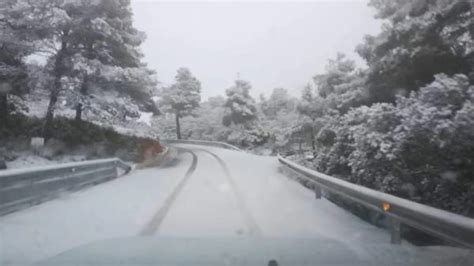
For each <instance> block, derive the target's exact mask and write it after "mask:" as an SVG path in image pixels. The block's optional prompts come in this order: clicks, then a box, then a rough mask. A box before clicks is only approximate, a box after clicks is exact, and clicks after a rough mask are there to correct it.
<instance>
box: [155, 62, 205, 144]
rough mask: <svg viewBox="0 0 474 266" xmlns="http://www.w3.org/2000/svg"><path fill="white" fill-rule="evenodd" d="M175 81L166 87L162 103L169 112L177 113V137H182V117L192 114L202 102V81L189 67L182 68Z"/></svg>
mask: <svg viewBox="0 0 474 266" xmlns="http://www.w3.org/2000/svg"><path fill="white" fill-rule="evenodd" d="M175 81H176V82H175V83H174V84H173V85H171V86H170V87H167V88H164V89H163V91H162V95H161V103H162V104H163V105H164V106H165V109H166V111H167V112H170V113H173V114H174V115H175V122H176V137H177V138H178V139H181V128H180V122H179V120H180V118H182V117H185V116H188V115H191V114H192V112H193V111H194V110H195V109H196V108H198V107H199V103H200V102H201V83H200V82H199V80H197V79H196V78H195V77H194V76H193V75H192V74H191V71H189V69H187V68H184V67H182V68H180V69H178V71H177V74H176V77H175Z"/></svg>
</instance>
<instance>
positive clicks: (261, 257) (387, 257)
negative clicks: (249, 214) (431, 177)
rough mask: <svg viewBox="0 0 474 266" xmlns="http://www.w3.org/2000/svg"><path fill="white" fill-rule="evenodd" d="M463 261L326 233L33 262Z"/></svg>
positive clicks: (454, 255)
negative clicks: (340, 238)
mask: <svg viewBox="0 0 474 266" xmlns="http://www.w3.org/2000/svg"><path fill="white" fill-rule="evenodd" d="M271 260H275V261H276V262H277V263H278V265H291V266H296V265H430V266H431V265H443V266H444V265H469V266H472V264H473V262H474V253H473V251H472V250H465V249H458V248H450V247H414V246H411V245H401V246H400V245H391V244H389V243H387V244H382V245H380V244H377V245H373V244H370V243H367V244H364V243H350V242H343V241H335V240H332V239H285V238H278V239H275V238H206V239H196V238H166V237H133V238H120V239H111V240H105V241H100V242H95V243H92V244H88V245H84V246H81V247H78V248H74V249H72V250H69V251H66V252H64V253H61V254H59V255H57V256H54V257H52V258H49V259H46V260H44V261H41V262H39V263H37V264H35V265H42V266H46V265H48V266H50V265H53V266H54V265H61V266H63V265H68V266H73V265H88V266H91V265H147V266H148V265H203V266H204V265H205V266H213V265H215V266H231V265H232V266H233V265H235V266H237V265H238V266H244V265H248V266H250V265H259V266H263V265H268V264H269V261H271Z"/></svg>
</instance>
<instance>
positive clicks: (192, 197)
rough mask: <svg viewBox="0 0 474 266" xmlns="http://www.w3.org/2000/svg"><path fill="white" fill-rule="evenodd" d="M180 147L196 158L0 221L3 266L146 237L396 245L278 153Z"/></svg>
mask: <svg viewBox="0 0 474 266" xmlns="http://www.w3.org/2000/svg"><path fill="white" fill-rule="evenodd" d="M181 147H183V148H187V149H190V150H192V152H193V153H194V154H195V157H194V159H193V156H191V153H189V152H184V153H182V154H181V156H180V158H181V160H180V161H179V163H178V164H177V165H175V166H170V167H168V168H150V169H145V170H136V171H135V172H133V173H132V174H130V175H128V176H125V177H123V178H119V179H116V180H113V181H110V182H108V183H105V184H101V185H98V186H96V187H92V188H89V189H87V190H84V191H80V192H77V193H72V194H67V195H64V196H63V197H61V198H59V199H57V200H53V201H50V202H47V203H44V204H41V205H38V206H35V207H32V208H29V209H26V210H24V211H21V212H17V213H13V214H10V215H7V216H4V217H0V228H1V229H0V230H1V231H0V265H2V266H3V265H14V264H19V265H22V264H27V263H31V262H35V261H38V260H44V259H46V258H48V257H51V256H54V255H57V254H59V253H62V252H64V251H67V250H70V249H72V248H75V247H77V246H80V245H85V244H89V243H93V242H96V241H98V240H107V239H115V238H122V237H137V236H139V237H143V236H144V235H145V236H146V237H148V238H149V237H152V238H163V239H170V238H176V237H187V238H215V237H227V238H229V237H230V238H238V239H242V238H245V239H268V238H291V239H301V238H305V239H313V240H314V239H321V241H324V239H326V240H331V241H332V240H335V241H337V242H341V243H343V245H344V246H345V247H346V248H347V249H348V250H350V251H351V252H353V253H354V254H358V256H359V255H360V256H365V257H367V256H375V255H374V252H375V251H374V250H375V249H374V250H372V251H371V250H367V249H364V248H363V247H362V244H364V243H370V244H371V245H372V246H374V245H375V246H380V247H382V246H390V244H389V234H388V233H387V232H385V231H383V230H381V229H379V228H376V227H374V226H371V225H368V224H366V223H364V222H363V221H362V220H360V219H358V218H357V217H355V216H353V215H351V214H350V213H348V212H346V211H344V210H342V209H340V208H338V207H337V206H335V205H334V204H332V203H330V202H328V201H326V200H324V199H322V200H316V199H315V198H314V194H313V192H312V191H310V190H308V189H306V188H304V187H302V186H301V185H299V184H298V183H296V182H295V181H292V180H290V179H288V178H287V177H285V176H284V175H283V174H281V173H280V172H279V171H278V166H279V165H278V162H277V160H276V158H275V157H266V156H257V155H251V154H246V153H243V152H238V151H230V150H223V149H219V148H210V147H202V146H193V145H181ZM193 162H195V163H196V164H195V166H196V168H195V170H193V168H192V166H193ZM185 176H187V177H188V178H184V179H183V177H185ZM150 228H151V229H150ZM145 229H146V230H145ZM134 239H135V238H134ZM112 241H113V240H112ZM130 241H132V242H131V243H134V242H133V241H135V240H130ZM402 247H403V248H404V250H405V251H406V250H407V249H410V248H411V246H410V245H407V244H406V243H404V244H403V246H402ZM399 250H400V249H399ZM401 254H402V253H400V254H392V256H395V255H396V256H398V255H401ZM410 254H411V255H413V256H416V254H415V253H410ZM379 256H380V254H379ZM396 256H395V257H396Z"/></svg>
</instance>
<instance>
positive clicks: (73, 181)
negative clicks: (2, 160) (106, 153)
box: [0, 158, 131, 215]
mask: <svg viewBox="0 0 474 266" xmlns="http://www.w3.org/2000/svg"><path fill="white" fill-rule="evenodd" d="M119 168H120V169H122V170H123V171H124V174H126V173H128V172H130V171H131V166H130V165H128V164H126V163H125V162H123V161H122V160H120V159H117V158H113V159H102V160H92V161H84V162H75V163H65V164H60V165H52V166H41V167H33V168H25V169H12V170H3V171H0V215H5V214H8V213H11V212H14V211H17V210H20V209H23V208H27V207H29V206H31V205H35V204H39V203H41V202H44V201H46V200H48V199H51V198H54V197H56V196H57V195H58V194H59V193H60V192H62V191H67V190H69V191H74V190H78V189H81V188H83V187H86V186H90V185H95V184H99V183H103V182H105V181H108V180H111V179H115V178H117V177H118V175H119V173H118V169H119Z"/></svg>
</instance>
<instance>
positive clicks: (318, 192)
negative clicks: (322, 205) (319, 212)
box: [314, 185, 323, 199]
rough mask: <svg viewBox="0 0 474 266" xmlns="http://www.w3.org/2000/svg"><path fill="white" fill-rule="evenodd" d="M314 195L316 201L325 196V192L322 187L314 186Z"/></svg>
mask: <svg viewBox="0 0 474 266" xmlns="http://www.w3.org/2000/svg"><path fill="white" fill-rule="evenodd" d="M314 195H315V196H316V199H321V197H322V196H323V192H322V190H321V187H320V186H317V185H315V186H314Z"/></svg>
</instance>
